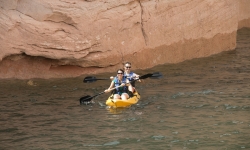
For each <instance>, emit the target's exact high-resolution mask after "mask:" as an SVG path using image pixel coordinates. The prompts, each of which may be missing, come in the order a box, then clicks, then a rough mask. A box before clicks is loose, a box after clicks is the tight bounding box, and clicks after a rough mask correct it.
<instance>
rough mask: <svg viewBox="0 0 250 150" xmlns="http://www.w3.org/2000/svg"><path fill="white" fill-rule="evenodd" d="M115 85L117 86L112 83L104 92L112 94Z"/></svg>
mask: <svg viewBox="0 0 250 150" xmlns="http://www.w3.org/2000/svg"><path fill="white" fill-rule="evenodd" d="M114 85H115V83H114V81H111V83H110V86H109V88H108V89H106V90H105V91H104V92H105V93H108V92H110V89H112V88H113V87H114Z"/></svg>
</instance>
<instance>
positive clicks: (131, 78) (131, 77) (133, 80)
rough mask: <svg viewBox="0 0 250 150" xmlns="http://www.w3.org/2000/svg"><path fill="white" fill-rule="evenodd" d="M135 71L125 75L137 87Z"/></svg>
mask: <svg viewBox="0 0 250 150" xmlns="http://www.w3.org/2000/svg"><path fill="white" fill-rule="evenodd" d="M133 75H134V73H133V72H130V73H129V74H126V75H124V76H125V77H126V78H127V79H128V80H129V82H130V84H131V85H132V86H133V87H135V79H134V76H133Z"/></svg>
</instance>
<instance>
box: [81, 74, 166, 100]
mask: <svg viewBox="0 0 250 150" xmlns="http://www.w3.org/2000/svg"><path fill="white" fill-rule="evenodd" d="M150 77H152V78H160V77H162V74H161V73H160V72H155V73H148V74H145V75H142V76H140V77H139V79H146V78H150ZM89 79H94V80H95V81H96V78H93V77H91V78H89ZM139 79H136V80H139ZM105 80H106V79H105ZM92 81H93V80H92ZM119 87H121V86H119ZM115 88H117V87H114V88H112V89H110V90H114V89H115ZM103 93H105V92H101V93H99V94H96V95H94V96H89V95H87V96H83V97H81V98H80V104H88V103H90V101H91V100H92V99H93V98H94V97H96V96H99V95H101V94H103Z"/></svg>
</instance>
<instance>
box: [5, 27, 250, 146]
mask: <svg viewBox="0 0 250 150" xmlns="http://www.w3.org/2000/svg"><path fill="white" fill-rule="evenodd" d="M249 41H250V30H249V29H242V30H240V31H239V32H238V41H237V42H238V45H237V48H236V50H233V51H228V52H223V53H221V54H218V55H214V56H210V57H208V58H202V59H193V60H189V61H185V62H182V63H179V64H171V65H159V66H156V67H154V68H151V69H148V70H138V71H137V72H138V73H139V74H141V75H143V74H146V73H149V72H156V71H159V72H161V73H162V74H163V75H164V78H161V79H146V80H144V82H142V83H137V89H138V91H139V92H140V93H141V96H142V98H141V100H140V101H139V103H138V104H136V105H133V106H131V107H130V108H126V109H112V110H110V109H107V108H106V107H105V100H106V99H107V97H108V95H107V94H102V95H100V96H98V97H97V98H95V100H94V101H95V103H94V104H92V105H87V106H84V105H79V98H80V97H82V96H85V95H95V94H98V93H100V92H102V91H103V90H104V89H105V88H107V87H108V86H109V81H107V80H106V81H105V80H102V81H97V82H95V83H90V84H86V83H83V82H82V79H83V78H84V77H81V78H80V77H79V78H73V79H72V78H71V79H51V80H42V79H34V80H33V82H31V81H24V80H22V81H21V80H1V81H0V88H1V90H0V112H1V118H0V134H1V137H0V142H1V143H0V149H11V150H12V149H120V148H122V149H135V148H136V149H209V150H210V149H229V150H234V149H250V142H249V139H250V117H249V114H250V93H249V91H250V77H249V73H250V53H249V51H250V42H249ZM96 76H97V77H100V78H101V77H103V78H105V77H108V76H110V74H99V75H96Z"/></svg>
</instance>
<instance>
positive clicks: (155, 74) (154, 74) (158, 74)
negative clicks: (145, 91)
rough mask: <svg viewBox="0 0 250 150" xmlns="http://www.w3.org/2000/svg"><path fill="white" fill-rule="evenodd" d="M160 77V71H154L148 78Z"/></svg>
mask: <svg viewBox="0 0 250 150" xmlns="http://www.w3.org/2000/svg"><path fill="white" fill-rule="evenodd" d="M161 77H162V74H161V73H160V72H154V73H153V74H152V76H151V77H150V78H151V79H158V78H161Z"/></svg>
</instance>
